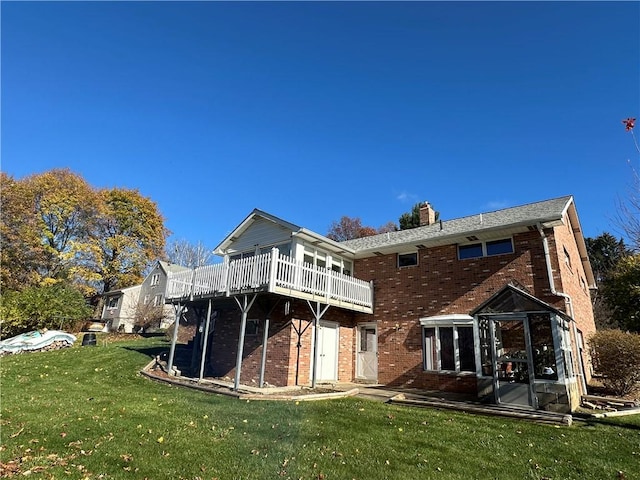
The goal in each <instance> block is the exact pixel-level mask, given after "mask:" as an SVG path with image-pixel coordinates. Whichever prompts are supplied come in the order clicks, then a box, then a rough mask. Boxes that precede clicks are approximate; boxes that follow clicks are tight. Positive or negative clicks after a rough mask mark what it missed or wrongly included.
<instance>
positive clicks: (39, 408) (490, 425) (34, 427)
mask: <svg viewBox="0 0 640 480" xmlns="http://www.w3.org/2000/svg"><path fill="white" fill-rule="evenodd" d="M98 343H99V346H97V347H81V346H79V344H80V342H79V341H78V342H77V345H78V346H76V347H73V348H70V349H65V350H59V351H54V352H46V353H33V354H23V355H16V356H10V357H4V358H2V359H1V360H0V373H1V380H2V385H1V404H0V408H1V419H0V428H1V431H0V435H1V439H0V440H1V447H0V461H1V462H2V469H3V470H2V473H1V474H0V475H1V476H4V477H10V476H15V477H16V478H17V477H22V476H24V475H28V474H29V473H30V474H31V477H33V478H78V479H84V478H88V479H117V478H127V479H144V478H147V479H154V480H164V479H203V480H204V479H214V478H217V479H220V480H226V479H271V478H273V479H277V478H282V479H288V478H290V479H315V480H318V479H324V480H329V479H340V480H342V479H362V480H374V479H387V478H388V479H395V478H398V479H465V480H469V479H474V478H477V479H556V480H560V479H562V480H564V479H598V480H603V479H629V480H630V479H640V415H635V416H629V417H618V418H616V419H615V420H614V419H611V420H608V421H606V422H593V423H584V422H575V423H574V425H573V426H571V427H558V426H549V425H540V424H535V423H529V422H524V421H516V420H507V419H498V418H495V417H484V416H476V415H470V414H463V413H454V412H451V411H445V410H443V411H439V410H434V409H422V408H408V407H396V406H390V405H386V404H382V403H378V402H373V401H368V400H363V399H359V398H357V397H356V398H354V397H351V398H345V399H340V400H324V401H317V402H300V403H299V404H296V403H295V402H265V401H256V402H247V401H239V400H236V399H232V398H230V397H224V396H218V395H212V394H207V393H203V392H199V391H194V390H187V389H182V388H177V387H171V386H169V385H166V384H161V383H156V382H154V381H152V380H149V379H147V378H145V377H142V376H141V375H139V374H138V371H139V369H140V368H142V367H143V366H144V365H145V364H146V363H147V362H149V361H150V359H151V357H152V355H154V354H156V353H158V352H159V351H161V350H167V349H168V343H167V342H166V341H164V339H162V338H151V339H142V340H135V341H121V342H115V343H109V344H106V345H104V344H103V343H102V342H101V341H99V342H98Z"/></svg>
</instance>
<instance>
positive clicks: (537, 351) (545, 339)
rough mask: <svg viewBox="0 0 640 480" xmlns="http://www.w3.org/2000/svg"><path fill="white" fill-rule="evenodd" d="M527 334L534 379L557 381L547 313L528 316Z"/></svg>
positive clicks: (556, 369)
mask: <svg viewBox="0 0 640 480" xmlns="http://www.w3.org/2000/svg"><path fill="white" fill-rule="evenodd" d="M529 332H530V335H531V350H532V352H533V370H534V375H535V377H536V378H542V379H547V380H558V368H557V366H556V353H555V347H554V343H553V334H552V331H551V319H550V317H549V314H548V313H531V314H529Z"/></svg>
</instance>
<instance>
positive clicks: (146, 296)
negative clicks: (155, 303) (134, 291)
mask: <svg viewBox="0 0 640 480" xmlns="http://www.w3.org/2000/svg"><path fill="white" fill-rule="evenodd" d="M149 300H151V295H149V294H147V295H145V296H144V301H143V302H142V303H143V304H144V305H149Z"/></svg>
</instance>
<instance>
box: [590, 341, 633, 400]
mask: <svg viewBox="0 0 640 480" xmlns="http://www.w3.org/2000/svg"><path fill="white" fill-rule="evenodd" d="M589 346H590V348H591V355H592V358H593V364H594V368H595V371H596V372H598V373H599V374H601V375H602V376H603V384H604V386H605V388H607V389H608V390H611V391H612V392H613V393H614V394H616V395H627V394H629V393H631V392H632V391H633V390H634V389H635V388H636V387H637V384H638V382H640V334H637V333H629V332H622V331H621V330H602V331H599V332H596V333H595V334H593V336H592V337H591V338H590V340H589Z"/></svg>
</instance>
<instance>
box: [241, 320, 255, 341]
mask: <svg viewBox="0 0 640 480" xmlns="http://www.w3.org/2000/svg"><path fill="white" fill-rule="evenodd" d="M244 333H245V335H246V336H247V337H255V336H256V335H258V319H257V318H248V319H247V325H246V327H245V330H244Z"/></svg>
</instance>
